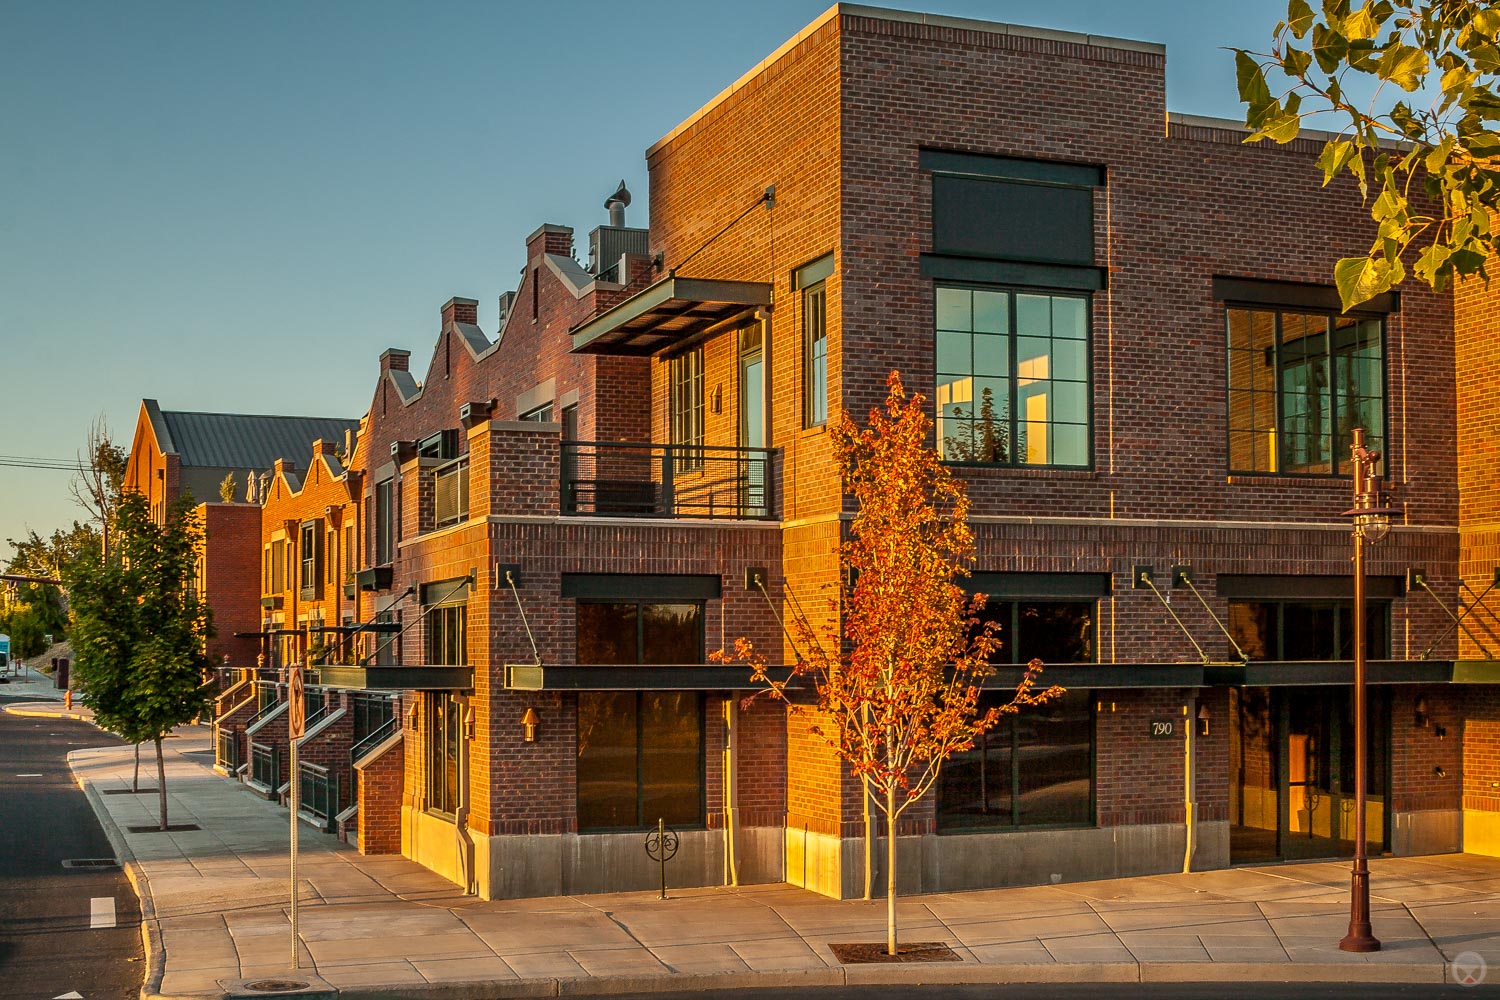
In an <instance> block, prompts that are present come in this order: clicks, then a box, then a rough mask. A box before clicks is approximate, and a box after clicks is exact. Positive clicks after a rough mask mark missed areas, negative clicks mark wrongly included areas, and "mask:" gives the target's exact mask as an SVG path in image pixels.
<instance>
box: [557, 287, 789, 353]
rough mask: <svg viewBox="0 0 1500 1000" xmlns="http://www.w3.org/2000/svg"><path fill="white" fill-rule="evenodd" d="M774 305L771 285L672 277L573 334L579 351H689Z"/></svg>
mask: <svg viewBox="0 0 1500 1000" xmlns="http://www.w3.org/2000/svg"><path fill="white" fill-rule="evenodd" d="M770 304H771V285H770V283H769V282H764V281H713V280H709V279H705V278H678V277H666V278H663V279H662V280H660V281H658V282H657V283H656V284H654V285H651V286H650V287H648V288H645V289H642V290H641V291H639V292H637V293H636V294H635V295H632V296H631V297H630V298H628V299H626V300H625V301H624V302H621V303H619V304H618V305H616V306H614V307H613V308H610V309H607V310H605V311H604V312H602V313H600V314H599V315H598V316H595V317H594V318H593V319H591V320H587V321H586V322H584V323H583V324H581V325H580V326H579V327H578V328H577V329H576V330H574V331H573V351H574V352H575V353H579V354H628V355H634V356H637V357H648V356H652V355H656V354H660V353H662V352H663V351H669V350H674V349H676V348H679V347H685V346H687V345H688V344H690V343H692V342H693V341H694V340H697V339H698V338H699V337H701V336H702V335H703V334H705V333H707V332H708V331H709V330H710V329H712V328H713V327H716V326H718V325H719V324H721V323H724V322H727V321H729V320H732V319H734V318H735V317H737V316H742V315H744V314H745V313H747V312H750V311H751V310H753V309H756V308H757V307H761V306H769V305H770Z"/></svg>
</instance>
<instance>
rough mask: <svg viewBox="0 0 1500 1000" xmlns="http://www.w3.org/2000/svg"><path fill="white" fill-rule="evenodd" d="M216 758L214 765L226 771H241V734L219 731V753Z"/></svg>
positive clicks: (231, 731)
mask: <svg viewBox="0 0 1500 1000" xmlns="http://www.w3.org/2000/svg"><path fill="white" fill-rule="evenodd" d="M214 756H215V760H214V763H216V764H218V765H219V766H220V767H222V768H224V769H225V770H226V771H238V770H239V769H240V740H239V733H237V732H234V731H233V730H227V731H226V730H223V729H221V730H219V739H218V753H217V754H215V755H214Z"/></svg>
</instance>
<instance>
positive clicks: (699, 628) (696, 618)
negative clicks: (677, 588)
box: [577, 601, 703, 664]
mask: <svg viewBox="0 0 1500 1000" xmlns="http://www.w3.org/2000/svg"><path fill="white" fill-rule="evenodd" d="M577 636H578V662H579V663H586V664H629V663H673V664H683V663H702V662H703V604H702V602H681V603H667V602H660V603H650V602H646V601H579V602H578V629H577Z"/></svg>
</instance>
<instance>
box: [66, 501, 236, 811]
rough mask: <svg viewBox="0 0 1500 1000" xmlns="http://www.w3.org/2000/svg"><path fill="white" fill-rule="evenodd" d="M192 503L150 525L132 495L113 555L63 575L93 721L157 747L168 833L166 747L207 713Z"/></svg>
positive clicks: (119, 514)
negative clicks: (175, 732) (182, 728)
mask: <svg viewBox="0 0 1500 1000" xmlns="http://www.w3.org/2000/svg"><path fill="white" fill-rule="evenodd" d="M193 508H194V504H193V500H192V497H191V496H184V497H182V498H181V499H179V500H178V501H177V502H176V503H174V504H172V505H171V506H170V507H169V508H168V510H167V514H166V518H165V523H164V524H161V525H158V524H156V523H155V522H153V521H152V519H151V515H150V511H149V509H148V508H147V505H146V500H145V498H144V497H142V496H141V495H139V494H136V493H126V494H124V495H122V496H121V497H120V499H119V503H118V505H117V507H116V509H115V511H114V523H113V529H114V532H113V536H114V539H115V544H114V546H113V548H112V551H111V552H110V553H109V555H108V556H106V555H104V553H103V551H102V550H101V551H100V552H99V553H98V554H97V555H95V556H92V557H90V558H88V559H84V560H80V561H79V562H78V563H76V564H74V565H73V566H72V567H71V568H69V569H68V570H67V571H66V573H65V576H64V582H65V584H66V585H67V587H68V590H69V593H70V595H71V598H72V614H73V651H74V656H75V658H76V660H77V666H76V670H77V674H78V679H79V683H80V686H81V687H82V688H83V703H84V704H85V705H87V706H88V707H89V708H91V709H93V711H94V714H95V719H96V721H97V722H98V723H99V724H100V725H101V726H103V727H104V728H106V729H109V730H111V731H112V732H115V733H118V734H120V736H122V737H123V738H124V739H126V740H128V741H130V742H132V743H135V744H137V745H139V744H141V743H145V742H148V741H149V742H151V743H153V744H155V747H156V777H157V788H158V796H159V799H160V811H161V827H162V829H164V830H165V829H167V784H166V765H165V762H164V761H163V758H162V745H161V741H162V739H163V737H165V736H166V735H167V733H169V732H171V731H172V730H173V729H175V728H176V727H177V726H180V725H182V724H184V723H186V722H189V721H191V720H192V719H194V718H196V717H197V716H198V715H199V714H201V713H202V712H204V711H207V709H208V707H209V705H210V704H211V700H212V694H213V691H212V686H211V685H210V684H206V683H205V682H204V676H205V674H206V671H207V668H208V665H209V664H208V660H207V657H206V656H205V655H204V652H203V644H204V641H205V640H206V639H207V638H208V637H209V635H210V634H211V631H212V622H211V620H210V615H209V610H208V607H207V605H205V604H204V603H203V602H202V601H201V600H200V599H199V597H198V594H197V593H196V590H195V589H194V588H193V587H191V586H190V584H191V582H192V580H193V573H194V566H195V562H196V558H195V554H196V552H197V550H198V547H199V545H200V543H201V541H202V537H203V528H202V525H201V524H200V523H199V521H198V518H197V515H196V513H195V512H194V509H193Z"/></svg>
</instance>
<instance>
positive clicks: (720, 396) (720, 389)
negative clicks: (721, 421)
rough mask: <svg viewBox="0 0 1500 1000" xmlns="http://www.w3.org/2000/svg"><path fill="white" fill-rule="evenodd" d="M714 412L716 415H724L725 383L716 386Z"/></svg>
mask: <svg viewBox="0 0 1500 1000" xmlns="http://www.w3.org/2000/svg"><path fill="white" fill-rule="evenodd" d="M713 411H714V412H715V413H723V412H724V383H723V382H720V383H719V384H718V385H716V386H714V398H713Z"/></svg>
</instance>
